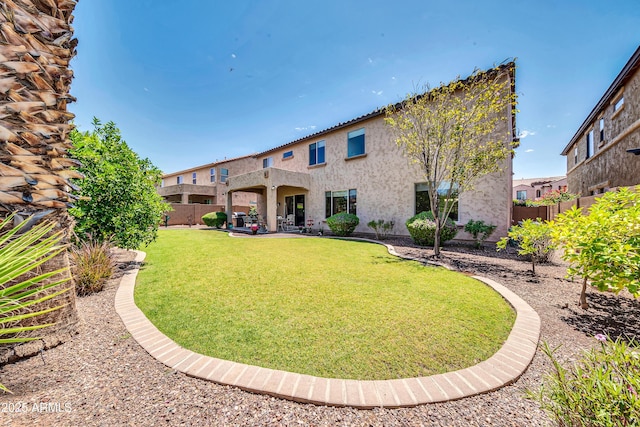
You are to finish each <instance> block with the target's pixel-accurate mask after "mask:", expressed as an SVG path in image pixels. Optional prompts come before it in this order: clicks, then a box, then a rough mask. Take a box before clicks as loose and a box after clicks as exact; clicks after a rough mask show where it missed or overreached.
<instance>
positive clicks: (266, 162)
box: [262, 157, 273, 168]
mask: <svg viewBox="0 0 640 427" xmlns="http://www.w3.org/2000/svg"><path fill="white" fill-rule="evenodd" d="M271 166H273V157H267V158H266V159H262V167H263V168H270V167H271Z"/></svg>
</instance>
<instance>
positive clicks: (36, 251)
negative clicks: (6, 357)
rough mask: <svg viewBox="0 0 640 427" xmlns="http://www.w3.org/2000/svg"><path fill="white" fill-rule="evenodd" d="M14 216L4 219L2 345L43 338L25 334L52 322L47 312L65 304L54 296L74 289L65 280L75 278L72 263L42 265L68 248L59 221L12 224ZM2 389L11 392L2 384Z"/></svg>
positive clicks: (0, 237) (0, 239)
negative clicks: (47, 268)
mask: <svg viewBox="0 0 640 427" xmlns="http://www.w3.org/2000/svg"><path fill="white" fill-rule="evenodd" d="M13 218H14V216H13V215H10V216H9V217H8V218H5V219H0V270H1V271H0V345H7V344H16V343H22V342H28V341H34V340H38V339H41V338H40V337H36V336H30V335H27V336H25V335H24V334H25V333H26V334H29V333H30V331H37V330H40V329H42V328H46V327H49V326H52V325H53V324H52V323H45V322H46V321H47V319H46V315H47V313H51V312H52V311H55V310H59V309H61V308H62V307H63V305H57V306H55V305H54V304H55V302H54V301H53V299H54V298H56V297H57V296H58V295H61V294H63V293H65V292H68V291H69V290H70V289H71V288H70V287H68V285H67V284H65V282H67V281H68V280H69V279H70V278H71V276H69V275H67V274H65V273H66V272H67V269H68V267H63V268H61V269H59V270H54V271H45V269H44V268H42V264H44V263H45V262H47V261H49V260H50V259H52V258H53V257H55V256H57V255H58V254H59V253H60V252H62V251H64V250H65V249H66V246H65V245H64V244H62V243H61V239H62V237H63V235H62V232H60V231H58V232H54V229H55V228H56V223H54V222H51V221H44V222H41V223H39V224H36V225H35V226H33V227H31V228H29V223H30V222H31V221H30V220H29V219H27V220H25V221H22V222H21V223H20V224H18V225H17V226H14V227H11V224H12V223H13ZM9 227H10V228H9ZM43 317H45V319H43ZM25 320H27V322H24V321H25ZM25 323H26V324H25ZM0 390H1V391H6V392H9V390H8V389H7V388H6V387H5V386H3V385H2V384H0Z"/></svg>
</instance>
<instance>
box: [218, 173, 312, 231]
mask: <svg viewBox="0 0 640 427" xmlns="http://www.w3.org/2000/svg"><path fill="white" fill-rule="evenodd" d="M226 185H227V215H231V194H233V193H234V192H236V191H245V192H252V193H259V194H262V195H264V196H265V197H266V205H267V206H266V212H267V229H268V230H269V231H271V232H273V231H277V208H278V200H277V198H278V188H280V187H295V188H300V189H303V190H306V191H308V190H309V187H310V186H311V177H310V175H309V174H308V173H301V172H293V171H288V170H284V169H277V168H265V169H261V170H258V171H253V172H249V173H245V174H242V175H235V176H232V177H229V179H227V183H226Z"/></svg>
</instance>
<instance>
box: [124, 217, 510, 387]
mask: <svg viewBox="0 0 640 427" xmlns="http://www.w3.org/2000/svg"><path fill="white" fill-rule="evenodd" d="M146 252H147V258H146V261H145V266H144V267H143V268H142V270H141V271H140V274H139V275H138V280H137V286H136V290H135V300H136V304H137V305H138V306H139V307H140V309H141V310H142V311H143V312H144V313H145V314H146V315H147V317H148V318H149V319H150V320H151V321H152V322H153V323H154V324H155V325H156V327H158V329H160V330H161V331H162V332H163V333H164V334H166V335H167V336H169V337H170V338H171V339H173V340H174V341H176V342H177V343H178V344H180V345H181V346H183V347H186V348H188V349H190V350H193V351H195V352H198V353H202V354H206V355H209V356H213V357H218V358H221V359H227V360H233V361H235V362H241V363H247V364H251V365H257V366H262V367H266V368H273V369H282V370H286V371H291V372H297V373H302V374H308V375H316V376H321V377H329V378H349V379H360V380H373V379H393V378H403V377H415V376H425V375H432V374H437V373H443V372H447V371H450V370H455V369H460V368H464V367H467V366H471V365H473V364H475V363H478V362H480V361H482V360H484V359H486V358H488V357H490V356H491V355H492V354H493V353H495V352H496V351H497V350H498V349H499V348H500V346H501V345H502V343H503V342H504V341H505V340H506V338H507V336H508V335H509V332H510V330H511V327H512V325H513V322H514V320H515V313H514V312H513V310H512V308H511V307H510V306H509V305H508V304H507V303H506V302H505V301H504V300H503V299H502V297H501V296H500V295H498V294H497V293H496V292H494V291H493V290H492V289H490V288H489V287H487V286H486V285H484V284H483V283H481V282H478V281H476V280H474V279H472V278H470V277H467V276H465V275H463V274H460V273H455V272H450V271H447V270H445V269H443V268H435V267H425V266H423V265H421V264H420V263H418V262H414V261H405V260H402V259H400V258H396V257H394V256H392V255H389V254H388V253H387V250H386V248H385V247H384V246H381V245H376V244H372V243H363V242H353V241H345V240H335V239H319V238H306V239H299V238H298V239H297V238H290V239H268V238H232V237H229V236H228V235H227V234H226V233H224V232H220V231H213V230H202V229H201V230H197V229H174V230H160V236H159V238H158V240H157V241H156V242H154V243H153V244H151V245H149V247H148V248H146Z"/></svg>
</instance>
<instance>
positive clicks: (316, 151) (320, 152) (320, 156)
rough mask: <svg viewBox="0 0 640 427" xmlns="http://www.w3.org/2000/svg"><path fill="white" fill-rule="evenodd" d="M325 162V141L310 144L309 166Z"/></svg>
mask: <svg viewBox="0 0 640 427" xmlns="http://www.w3.org/2000/svg"><path fill="white" fill-rule="evenodd" d="M324 162H325V158H324V141H318V142H314V143H313V144H310V145H309V166H313V165H321V164H323V163H324Z"/></svg>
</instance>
